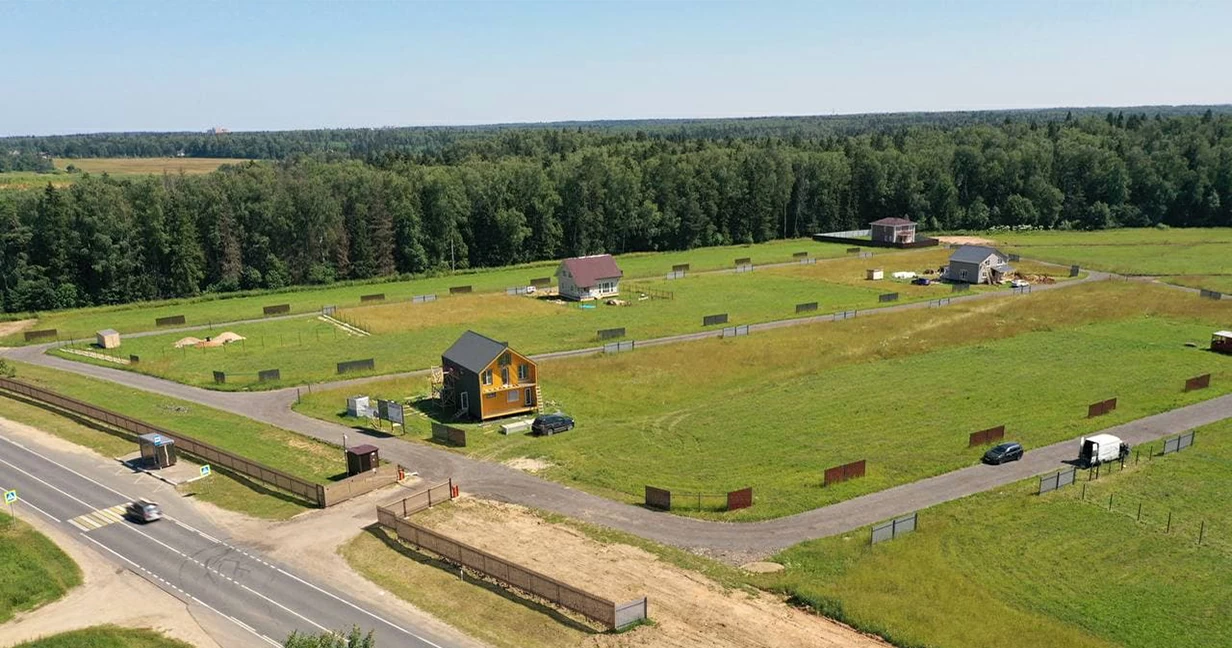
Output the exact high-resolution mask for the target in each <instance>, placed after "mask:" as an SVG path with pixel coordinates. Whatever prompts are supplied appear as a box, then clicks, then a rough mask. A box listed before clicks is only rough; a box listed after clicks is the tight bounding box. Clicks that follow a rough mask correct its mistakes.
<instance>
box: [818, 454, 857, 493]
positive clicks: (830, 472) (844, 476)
mask: <svg viewBox="0 0 1232 648" xmlns="http://www.w3.org/2000/svg"><path fill="white" fill-rule="evenodd" d="M865 462H866V460H864V459H861V460H859V461H853V462H851V463H845V464H843V465H841V466H834V467H833V468H827V469H826V472H825V476H824V478H823V479H824V481H823V485H825V486H829V485H830V484H837V483H839V482H845V481H847V480H848V479H855V478H857V477H863V476H864V471H865V469H866V467H867V464H866V463H865Z"/></svg>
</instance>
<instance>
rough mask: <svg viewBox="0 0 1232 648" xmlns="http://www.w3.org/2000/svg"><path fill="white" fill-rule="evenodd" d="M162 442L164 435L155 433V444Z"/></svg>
mask: <svg viewBox="0 0 1232 648" xmlns="http://www.w3.org/2000/svg"><path fill="white" fill-rule="evenodd" d="M162 444H163V435H161V434H155V435H154V445H156V446H157V445H162Z"/></svg>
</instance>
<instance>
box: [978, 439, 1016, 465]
mask: <svg viewBox="0 0 1232 648" xmlns="http://www.w3.org/2000/svg"><path fill="white" fill-rule="evenodd" d="M1019 459H1022V444H1021V443H1014V442H1010V443H1002V444H999V445H995V446H993V447H991V448H989V449H988V452H985V453H984V459H983V462H984V463H986V464H991V465H993V466H999V465H1001V464H1003V463H1005V462H1007V461H1018V460H1019Z"/></svg>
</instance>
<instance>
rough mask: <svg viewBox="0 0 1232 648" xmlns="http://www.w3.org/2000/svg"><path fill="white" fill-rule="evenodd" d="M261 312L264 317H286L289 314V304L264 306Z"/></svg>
mask: <svg viewBox="0 0 1232 648" xmlns="http://www.w3.org/2000/svg"><path fill="white" fill-rule="evenodd" d="M261 312H262V313H264V314H266V315H286V314H287V313H290V312H291V305H290V304H275V305H273V306H265V307H263V308H262V309H261Z"/></svg>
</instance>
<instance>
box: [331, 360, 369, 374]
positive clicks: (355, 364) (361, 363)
mask: <svg viewBox="0 0 1232 648" xmlns="http://www.w3.org/2000/svg"><path fill="white" fill-rule="evenodd" d="M374 369H376V359H375V358H365V359H363V360H348V361H346V362H339V363H338V373H340V374H344V373H348V372H351V371H372V370H374Z"/></svg>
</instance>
